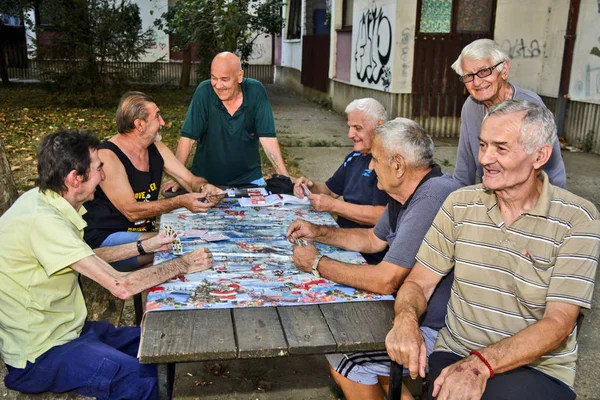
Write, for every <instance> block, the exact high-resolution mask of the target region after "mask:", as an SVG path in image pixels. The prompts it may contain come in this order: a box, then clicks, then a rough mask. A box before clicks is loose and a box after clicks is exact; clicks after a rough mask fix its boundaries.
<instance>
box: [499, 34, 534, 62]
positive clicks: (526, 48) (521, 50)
mask: <svg viewBox="0 0 600 400" xmlns="http://www.w3.org/2000/svg"><path fill="white" fill-rule="evenodd" d="M502 48H503V49H504V50H505V51H506V53H507V54H508V57H510V59H511V60H512V59H514V58H537V57H539V56H540V55H541V54H542V51H541V49H540V43H539V42H538V41H537V39H533V40H532V41H531V42H529V44H527V42H526V41H525V39H523V38H520V39H515V40H514V41H512V40H508V39H507V40H505V41H504V42H502Z"/></svg>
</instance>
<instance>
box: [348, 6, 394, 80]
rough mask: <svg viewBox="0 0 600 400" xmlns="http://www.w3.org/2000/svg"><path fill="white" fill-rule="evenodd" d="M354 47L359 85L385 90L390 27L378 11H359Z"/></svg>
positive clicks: (387, 76)
mask: <svg viewBox="0 0 600 400" xmlns="http://www.w3.org/2000/svg"><path fill="white" fill-rule="evenodd" d="M357 31H358V36H357V39H356V41H355V46H354V61H355V72H356V77H357V78H358V79H359V80H360V81H361V82H363V83H369V84H379V83H380V82H381V85H382V86H383V90H385V91H389V89H390V85H391V83H392V68H391V63H390V60H391V54H392V24H391V23H390V20H389V18H388V17H387V16H386V15H385V13H384V10H383V9H382V8H379V7H376V6H373V7H372V8H368V9H366V10H364V11H363V13H362V16H361V17H360V20H359V23H358V29H357Z"/></svg>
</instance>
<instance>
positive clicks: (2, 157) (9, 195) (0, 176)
mask: <svg viewBox="0 0 600 400" xmlns="http://www.w3.org/2000/svg"><path fill="white" fill-rule="evenodd" d="M18 196H19V194H18V193H17V188H16V187H15V181H14V180H13V176H12V172H11V170H10V164H9V163H8V159H7V158H6V151H5V150H4V143H3V142H2V139H0V215H2V214H4V211H6V210H8V208H9V207H10V206H11V205H12V203H14V201H15V200H16V199H17V197H18Z"/></svg>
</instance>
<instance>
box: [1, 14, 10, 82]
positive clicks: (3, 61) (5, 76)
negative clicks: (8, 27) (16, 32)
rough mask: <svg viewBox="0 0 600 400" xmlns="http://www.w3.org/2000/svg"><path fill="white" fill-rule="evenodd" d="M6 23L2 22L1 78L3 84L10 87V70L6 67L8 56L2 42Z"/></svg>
mask: <svg viewBox="0 0 600 400" xmlns="http://www.w3.org/2000/svg"><path fill="white" fill-rule="evenodd" d="M3 30H4V23H3V22H2V20H0V78H1V79H2V83H3V84H5V85H8V84H9V83H10V81H9V80H8V70H7V66H6V54H4V43H3V42H2V38H3V37H4V35H3V32H2V31H3Z"/></svg>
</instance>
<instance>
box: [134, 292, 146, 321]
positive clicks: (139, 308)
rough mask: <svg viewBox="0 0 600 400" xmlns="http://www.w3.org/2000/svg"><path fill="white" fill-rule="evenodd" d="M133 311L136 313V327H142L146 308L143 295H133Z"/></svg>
mask: <svg viewBox="0 0 600 400" xmlns="http://www.w3.org/2000/svg"><path fill="white" fill-rule="evenodd" d="M133 310H134V311H135V326H140V324H141V323H142V317H143V316H144V306H143V304H142V294H141V293H138V294H135V295H133Z"/></svg>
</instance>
